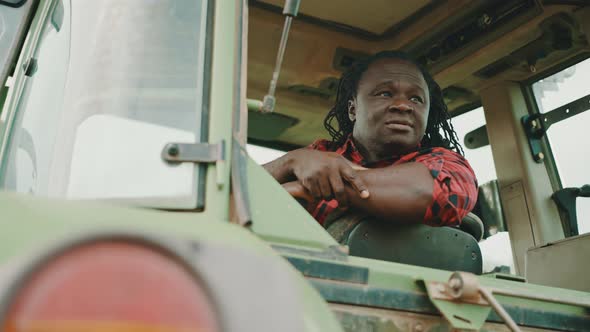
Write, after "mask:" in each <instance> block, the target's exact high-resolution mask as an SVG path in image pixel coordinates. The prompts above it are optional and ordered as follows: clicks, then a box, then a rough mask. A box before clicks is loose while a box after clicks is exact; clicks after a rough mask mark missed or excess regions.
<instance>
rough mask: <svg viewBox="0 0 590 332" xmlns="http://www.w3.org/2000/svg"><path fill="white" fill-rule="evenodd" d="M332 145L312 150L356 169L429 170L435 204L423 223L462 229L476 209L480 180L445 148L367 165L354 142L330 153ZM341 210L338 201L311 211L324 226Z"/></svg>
mask: <svg viewBox="0 0 590 332" xmlns="http://www.w3.org/2000/svg"><path fill="white" fill-rule="evenodd" d="M330 143H331V142H330V141H328V140H317V141H315V142H314V143H313V144H311V145H310V146H309V148H311V149H314V150H319V151H333V152H336V153H338V154H340V155H341V156H343V157H345V158H346V159H348V160H350V161H352V162H353V163H355V164H357V165H361V166H363V167H366V168H382V167H388V166H393V165H400V164H404V163H412V162H416V163H422V164H424V165H425V166H426V167H428V169H429V170H430V174H431V175H432V178H433V179H434V189H433V191H432V203H431V204H430V206H429V207H428V208H427V209H426V214H425V215H424V223H425V224H427V225H430V226H454V225H459V224H460V223H461V220H462V219H463V217H465V216H466V215H467V213H469V212H470V211H471V210H472V209H473V207H474V206H475V202H476V200H477V180H476V178H475V174H474V173H473V170H472V169H471V166H469V163H468V162H467V160H465V158H463V156H461V155H460V154H458V153H456V152H453V151H450V150H448V149H445V148H440V147H435V148H422V149H418V150H417V151H415V152H411V153H408V154H405V155H402V156H392V157H391V158H388V159H385V160H380V161H377V162H373V163H367V162H366V161H365V160H364V158H363V156H362V155H361V154H360V152H359V151H358V150H357V148H356V147H355V146H354V143H353V141H352V139H351V138H349V139H348V140H347V141H346V142H345V143H344V144H343V145H342V146H340V147H338V148H336V149H335V150H334V149H330ZM337 207H338V201H336V200H335V199H334V200H331V201H326V200H322V201H320V202H319V203H318V204H317V205H316V206H315V207H314V206H311V207H309V208H308V209H309V211H310V213H311V214H312V215H313V216H314V218H315V219H316V220H317V221H318V222H319V223H320V224H323V223H324V221H325V220H326V218H327V217H328V215H329V214H330V213H331V212H332V211H334V210H335V209H336V208H337Z"/></svg>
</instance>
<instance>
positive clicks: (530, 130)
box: [521, 95, 590, 163]
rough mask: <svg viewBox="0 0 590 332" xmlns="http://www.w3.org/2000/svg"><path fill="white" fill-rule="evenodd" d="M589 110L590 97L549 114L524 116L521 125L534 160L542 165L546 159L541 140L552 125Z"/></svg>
mask: <svg viewBox="0 0 590 332" xmlns="http://www.w3.org/2000/svg"><path fill="white" fill-rule="evenodd" d="M587 110H590V95H587V96H585V97H582V98H580V99H577V100H574V101H572V102H571V103H567V104H565V105H563V106H560V107H558V108H556V109H554V110H552V111H550V112H547V113H536V114H530V115H525V116H523V117H522V118H521V123H522V126H523V127H524V132H525V133H526V136H527V138H528V141H529V149H530V151H531V155H532V156H533V159H534V160H535V161H536V162H537V163H542V162H543V160H544V159H545V155H544V154H543V152H542V146H541V140H542V138H543V136H545V133H547V130H548V129H549V127H550V126H551V125H553V124H555V123H557V122H559V121H563V120H565V119H568V118H571V117H572V116H574V115H578V114H580V113H583V112H585V111H587Z"/></svg>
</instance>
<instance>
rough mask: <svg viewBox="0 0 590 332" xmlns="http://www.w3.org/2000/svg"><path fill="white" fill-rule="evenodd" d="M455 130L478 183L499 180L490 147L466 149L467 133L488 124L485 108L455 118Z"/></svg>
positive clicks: (453, 120)
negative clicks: (465, 139)
mask: <svg viewBox="0 0 590 332" xmlns="http://www.w3.org/2000/svg"><path fill="white" fill-rule="evenodd" d="M451 121H452V123H453V128H455V131H456V132H457V136H459V141H460V142H461V145H463V150H464V151H465V158H466V159H467V161H469V164H470V165H471V168H473V171H474V172H475V176H476V177H477V182H478V183H479V184H483V183H486V182H489V181H492V180H495V179H497V176H496V167H495V166H494V157H493V156H492V148H491V147H490V145H489V144H488V145H486V146H482V147H480V148H477V149H474V150H472V149H468V148H466V147H465V143H464V141H463V140H464V138H465V135H467V133H469V132H470V131H472V130H475V129H477V128H479V127H481V126H483V125H485V124H486V119H485V116H484V113H483V107H479V108H476V109H474V110H472V111H469V112H467V113H464V114H461V115H458V116H456V117H453V119H452V120H451Z"/></svg>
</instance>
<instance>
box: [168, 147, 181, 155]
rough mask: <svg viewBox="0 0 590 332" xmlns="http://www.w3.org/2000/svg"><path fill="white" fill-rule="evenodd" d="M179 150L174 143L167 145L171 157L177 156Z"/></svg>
mask: <svg viewBox="0 0 590 332" xmlns="http://www.w3.org/2000/svg"><path fill="white" fill-rule="evenodd" d="M179 152H180V149H179V148H178V145H176V144H172V145H170V146H169V147H168V155H169V156H171V157H176V156H178V153H179Z"/></svg>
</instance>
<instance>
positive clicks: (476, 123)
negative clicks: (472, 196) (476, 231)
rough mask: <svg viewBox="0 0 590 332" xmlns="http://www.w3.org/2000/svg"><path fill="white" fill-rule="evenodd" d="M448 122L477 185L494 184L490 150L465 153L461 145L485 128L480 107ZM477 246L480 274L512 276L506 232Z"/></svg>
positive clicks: (510, 252)
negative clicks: (501, 270)
mask: <svg viewBox="0 0 590 332" xmlns="http://www.w3.org/2000/svg"><path fill="white" fill-rule="evenodd" d="M451 121H452V123H453V128H455V132H457V136H458V137H459V140H460V142H461V144H462V145H463V150H464V151H465V158H466V159H467V161H469V164H470V165H471V168H473V171H474V172H475V176H476V177H477V181H478V183H479V184H480V185H481V184H484V183H487V182H490V181H493V180H496V179H497V176H496V167H495V165H494V157H493V155H492V148H491V146H490V145H489V144H488V145H486V146H482V147H480V148H477V149H468V148H466V147H465V143H464V139H465V135H467V133H469V132H471V131H473V130H475V129H477V128H479V127H481V126H483V125H485V124H486V119H485V116H484V112H483V107H479V108H476V109H474V110H472V111H469V112H467V113H464V114H461V115H458V116H455V117H453V119H452V120H451ZM479 246H480V248H481V254H482V259H483V271H484V272H491V271H492V270H494V269H495V268H498V267H502V266H504V267H508V268H509V269H510V271H511V272H514V261H513V258H512V249H511V244H510V237H509V236H508V232H498V233H496V234H494V235H492V236H490V237H488V238H487V239H485V240H483V241H482V242H480V243H479Z"/></svg>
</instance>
